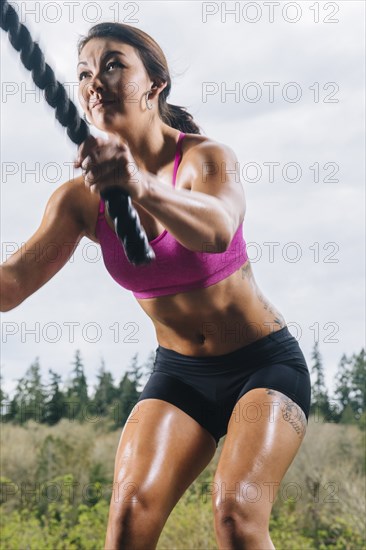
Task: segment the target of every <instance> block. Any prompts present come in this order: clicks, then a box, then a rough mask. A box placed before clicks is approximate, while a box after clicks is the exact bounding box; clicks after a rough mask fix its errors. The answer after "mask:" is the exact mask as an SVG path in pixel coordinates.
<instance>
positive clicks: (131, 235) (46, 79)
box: [1, 0, 155, 265]
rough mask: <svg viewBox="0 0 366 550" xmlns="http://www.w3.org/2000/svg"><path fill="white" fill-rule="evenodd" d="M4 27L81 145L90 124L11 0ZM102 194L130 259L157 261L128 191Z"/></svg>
mask: <svg viewBox="0 0 366 550" xmlns="http://www.w3.org/2000/svg"><path fill="white" fill-rule="evenodd" d="M1 28H2V29H3V30H4V31H6V32H7V33H8V38H9V41H10V43H11V44H12V46H13V47H14V48H15V49H16V50H17V51H18V52H20V59H21V60H22V63H23V65H24V67H25V68H26V69H28V71H31V74H32V79H33V81H34V83H35V84H36V86H38V88H40V89H41V90H44V92H45V94H44V95H45V99H46V101H47V103H48V104H49V105H50V106H51V107H53V108H54V109H55V116H56V118H57V120H58V121H59V122H60V124H62V126H64V127H65V128H66V130H67V135H68V136H69V138H70V139H71V141H72V142H73V143H75V144H76V145H81V143H83V142H84V141H85V140H86V139H87V137H89V135H90V132H89V128H88V126H87V125H86V123H85V122H84V120H83V119H82V118H81V117H80V115H79V113H78V111H77V108H76V107H75V105H74V103H73V102H72V101H71V100H70V99H69V97H68V95H67V92H66V89H65V87H64V86H63V85H62V84H61V83H60V82H59V81H58V80H56V76H55V73H54V72H53V70H52V69H51V67H50V66H49V65H48V64H47V63H46V62H45V58H44V55H43V53H42V51H41V49H40V47H39V45H38V43H37V42H34V41H33V40H32V37H31V35H30V33H29V31H28V29H27V27H26V26H25V25H23V24H22V23H20V21H19V17H18V14H17V13H16V11H15V9H14V8H13V7H12V6H11V5H10V4H9V3H8V2H7V0H1ZM100 195H101V197H102V199H103V200H104V201H105V202H106V205H107V208H108V212H109V215H110V216H111V218H112V220H113V223H114V228H115V231H116V235H117V237H118V238H119V240H120V241H121V243H122V245H123V247H124V250H125V253H126V256H127V258H128V260H129V262H130V263H131V264H133V265H142V264H148V263H150V262H151V261H152V260H154V258H155V254H154V251H153V249H152V248H151V246H150V244H149V241H148V239H147V237H146V234H145V231H144V229H143V228H142V227H141V223H140V218H139V215H138V213H137V212H136V210H135V209H134V208H133V206H132V203H131V198H130V196H129V195H128V193H126V192H125V191H123V190H122V189H120V188H117V187H116V188H110V189H107V190H105V191H103V192H102V191H101V192H100Z"/></svg>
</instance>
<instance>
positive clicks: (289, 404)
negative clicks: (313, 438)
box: [266, 388, 306, 437]
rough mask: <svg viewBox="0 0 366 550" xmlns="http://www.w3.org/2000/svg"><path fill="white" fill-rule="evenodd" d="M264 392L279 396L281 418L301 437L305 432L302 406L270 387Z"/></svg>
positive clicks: (304, 417)
mask: <svg viewBox="0 0 366 550" xmlns="http://www.w3.org/2000/svg"><path fill="white" fill-rule="evenodd" d="M266 392H267V394H268V395H276V396H277V397H278V398H279V400H280V404H281V411H282V417H283V419H284V420H286V422H288V423H289V424H290V426H292V427H293V429H294V430H295V432H296V433H297V434H298V435H299V436H300V437H303V436H304V434H305V432H306V416H305V413H304V411H303V410H302V408H301V407H299V405H298V404H297V403H294V401H292V399H290V398H289V397H287V395H285V394H284V393H282V392H279V391H276V390H272V389H271V388H266Z"/></svg>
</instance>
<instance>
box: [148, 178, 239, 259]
mask: <svg viewBox="0 0 366 550" xmlns="http://www.w3.org/2000/svg"><path fill="white" fill-rule="evenodd" d="M143 178H144V190H145V191H144V194H143V196H142V197H141V198H139V199H138V201H137V202H138V204H140V205H141V206H143V207H144V208H145V209H146V210H147V211H148V212H149V213H150V214H152V215H153V216H154V217H156V218H157V219H158V220H159V222H160V223H161V224H162V225H163V226H164V227H165V228H166V229H167V231H168V232H169V233H171V234H172V235H173V237H175V239H177V241H179V242H180V243H181V244H182V245H183V246H184V247H186V248H188V249H189V250H193V251H196V252H211V253H219V252H223V251H224V250H226V248H227V246H228V245H229V243H230V241H231V239H232V237H233V234H232V220H231V219H230V218H229V216H228V214H227V212H226V210H225V208H224V206H223V205H222V203H221V201H220V199H218V198H217V197H214V196H212V195H208V194H207V193H201V192H199V191H189V190H188V189H175V188H173V187H168V186H167V185H164V184H162V183H161V182H160V181H159V179H158V178H157V177H156V176H155V175H154V174H150V173H146V172H145V173H144V176H143Z"/></svg>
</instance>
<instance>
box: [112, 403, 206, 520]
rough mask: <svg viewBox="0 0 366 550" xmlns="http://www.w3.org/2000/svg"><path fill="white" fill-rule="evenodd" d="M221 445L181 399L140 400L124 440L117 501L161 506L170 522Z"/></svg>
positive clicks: (119, 453)
mask: <svg viewBox="0 0 366 550" xmlns="http://www.w3.org/2000/svg"><path fill="white" fill-rule="evenodd" d="M215 451H216V445H215V440H214V439H213V437H212V436H211V435H210V434H209V433H208V432H207V430H205V429H204V428H203V427H202V426H201V425H200V424H199V423H198V422H196V420H194V419H193V418H192V417H190V416H189V415H188V414H186V413H185V412H184V411H182V410H181V409H179V408H178V407H176V406H175V405H173V404H171V403H168V402H167V401H164V400H161V399H155V398H147V399H143V400H141V401H138V402H137V403H136V405H135V407H134V409H133V410H132V411H131V413H130V416H129V417H128V419H127V421H126V423H125V426H124V428H123V430H122V434H121V437H120V441H119V444H118V449H117V453H116V459H115V468H114V487H117V488H118V499H117V500H116V498H114V503H115V504H118V505H119V506H121V507H124V506H125V507H128V506H129V505H130V504H132V503H139V504H140V505H141V506H143V507H144V508H150V509H151V510H158V513H159V517H160V518H161V519H162V520H163V522H164V520H165V519H166V518H167V517H168V516H169V514H170V512H171V510H172V509H173V507H174V506H175V504H176V503H177V502H178V500H179V498H180V497H181V496H182V495H183V493H184V492H185V490H186V489H187V488H188V487H189V485H190V484H191V483H192V482H193V481H194V480H195V479H196V477H197V476H198V475H199V474H200V472H201V471H202V470H203V469H204V468H205V467H206V466H207V465H208V463H209V462H210V460H211V458H212V457H213V455H214V454H215ZM114 492H115V491H114Z"/></svg>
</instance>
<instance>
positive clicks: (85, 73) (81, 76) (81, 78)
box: [79, 71, 88, 82]
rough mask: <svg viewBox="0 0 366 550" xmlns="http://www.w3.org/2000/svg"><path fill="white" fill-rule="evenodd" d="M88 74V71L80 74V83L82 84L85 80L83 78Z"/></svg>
mask: <svg viewBox="0 0 366 550" xmlns="http://www.w3.org/2000/svg"><path fill="white" fill-rule="evenodd" d="M87 74H88V73H87V72H86V71H83V72H82V73H80V74H79V82H81V80H83V76H84V75H87Z"/></svg>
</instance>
